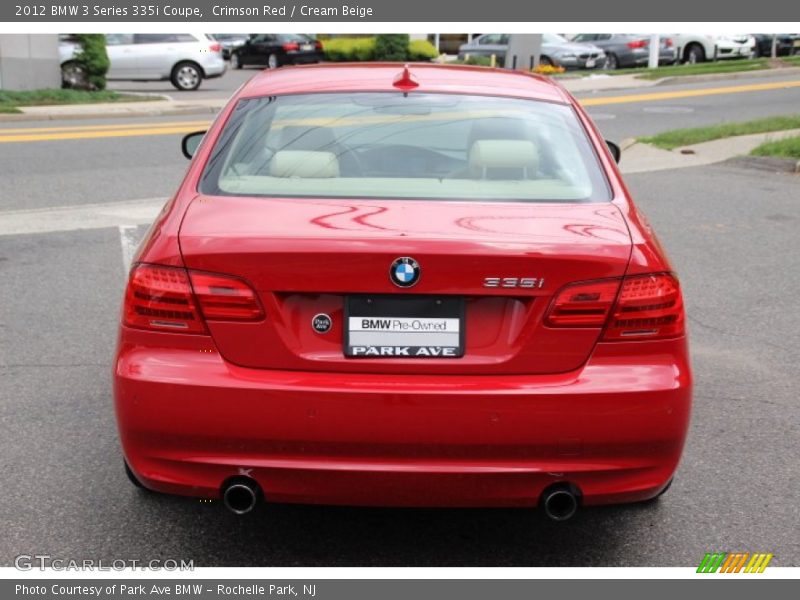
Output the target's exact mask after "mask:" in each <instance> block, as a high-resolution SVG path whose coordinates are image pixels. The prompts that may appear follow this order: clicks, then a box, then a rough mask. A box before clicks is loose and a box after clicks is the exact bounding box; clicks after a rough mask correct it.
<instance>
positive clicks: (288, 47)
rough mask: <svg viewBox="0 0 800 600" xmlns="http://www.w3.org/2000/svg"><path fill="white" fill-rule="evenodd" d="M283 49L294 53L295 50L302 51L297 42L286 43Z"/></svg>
mask: <svg viewBox="0 0 800 600" xmlns="http://www.w3.org/2000/svg"><path fill="white" fill-rule="evenodd" d="M283 49H284V50H286V52H292V51H293V50H299V49H300V44H298V43H297V42H286V43H285V44H284V45H283Z"/></svg>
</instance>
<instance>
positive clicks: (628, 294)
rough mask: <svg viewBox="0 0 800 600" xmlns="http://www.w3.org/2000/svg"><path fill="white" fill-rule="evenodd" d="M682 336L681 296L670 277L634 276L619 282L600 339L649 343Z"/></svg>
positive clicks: (667, 274)
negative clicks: (612, 305) (646, 341)
mask: <svg viewBox="0 0 800 600" xmlns="http://www.w3.org/2000/svg"><path fill="white" fill-rule="evenodd" d="M683 334H684V313H683V296H682V295H681V288H680V285H679V284H678V280H677V279H676V278H675V277H674V276H673V275H671V274H669V273H658V274H653V275H635V276H631V277H626V278H625V279H623V280H622V287H621V288H620V290H619V296H618V297H617V303H616V305H615V306H614V310H613V311H612V312H611V316H610V317H609V320H608V325H607V326H606V330H605V333H604V334H603V339H604V340H607V341H609V340H610V341H613V340H626V339H648V340H653V339H663V338H671V337H679V336H681V335H683Z"/></svg>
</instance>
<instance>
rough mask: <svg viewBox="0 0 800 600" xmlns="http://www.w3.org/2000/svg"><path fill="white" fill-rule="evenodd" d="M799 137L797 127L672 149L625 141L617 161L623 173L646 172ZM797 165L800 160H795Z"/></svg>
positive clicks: (723, 158) (705, 161)
mask: <svg viewBox="0 0 800 600" xmlns="http://www.w3.org/2000/svg"><path fill="white" fill-rule="evenodd" d="M797 136H800V129H789V130H786V131H772V132H769V133H756V134H752V135H739V136H734V137H729V138H723V139H720V140H713V141H710V142H703V143H701V144H692V145H689V146H682V147H680V148H675V149H674V150H664V149H662V148H657V147H656V146H651V145H650V144H643V143H641V142H636V141H635V140H630V142H629V143H628V144H625V147H624V150H623V153H622V157H623V159H622V160H621V161H620V170H621V171H622V172H623V173H626V174H627V173H646V172H648V171H664V170H667V169H683V168H687V167H699V166H702V165H710V164H714V163H719V162H723V161H726V160H729V159H731V158H735V157H737V156H746V155H748V154H750V152H751V151H752V150H753V149H754V148H756V147H757V146H760V145H761V144H763V143H764V142H769V141H773V140H782V139H785V138H789V137H797ZM798 164H800V163H798Z"/></svg>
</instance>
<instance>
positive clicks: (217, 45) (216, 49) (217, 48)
mask: <svg viewBox="0 0 800 600" xmlns="http://www.w3.org/2000/svg"><path fill="white" fill-rule="evenodd" d="M208 50H209V52H222V44H220V43H218V42H215V43H213V44H211V45H210V46H209V47H208Z"/></svg>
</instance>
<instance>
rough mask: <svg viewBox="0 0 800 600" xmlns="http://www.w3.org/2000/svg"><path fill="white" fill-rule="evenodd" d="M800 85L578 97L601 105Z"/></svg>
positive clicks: (786, 83)
mask: <svg viewBox="0 0 800 600" xmlns="http://www.w3.org/2000/svg"><path fill="white" fill-rule="evenodd" d="M796 87H800V81H778V82H773V83H753V84H748V85H733V86H726V87H717V88H704V89H700V90H678V91H674V92H654V93H650V94H631V95H627V96H607V97H605V98H584V99H580V98H579V99H578V102H580V103H581V104H582V105H583V106H600V105H603V104H628V103H631V102H655V101H656V100H674V99H676V98H694V97H697V96H716V95H719V94H741V93H742V92H764V91H769V90H781V89H785V88H796Z"/></svg>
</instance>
